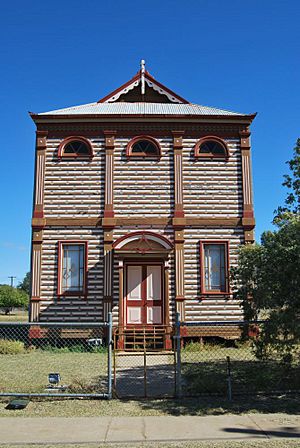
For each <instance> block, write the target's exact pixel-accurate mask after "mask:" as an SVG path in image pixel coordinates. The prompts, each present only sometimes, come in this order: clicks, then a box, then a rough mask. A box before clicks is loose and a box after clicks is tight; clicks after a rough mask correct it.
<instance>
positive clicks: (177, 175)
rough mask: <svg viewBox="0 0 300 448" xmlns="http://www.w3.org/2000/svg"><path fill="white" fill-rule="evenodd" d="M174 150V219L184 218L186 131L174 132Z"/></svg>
mask: <svg viewBox="0 0 300 448" xmlns="http://www.w3.org/2000/svg"><path fill="white" fill-rule="evenodd" d="M172 134H173V148H174V198H175V207H174V213H173V215H174V218H184V210H183V191H182V190H183V188H182V147H183V144H182V136H183V134H184V131H172Z"/></svg>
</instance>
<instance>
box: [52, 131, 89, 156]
mask: <svg viewBox="0 0 300 448" xmlns="http://www.w3.org/2000/svg"><path fill="white" fill-rule="evenodd" d="M73 141H76V142H81V143H84V144H85V145H87V147H88V149H89V153H88V154H71V153H65V152H64V149H65V146H66V145H67V144H68V143H72V142H73ZM57 156H58V158H59V159H80V160H90V159H92V158H93V157H94V152H93V147H92V144H91V142H90V141H89V140H88V139H87V138H85V137H81V136H78V135H73V136H70V137H67V138H65V139H64V140H63V141H62V142H61V143H60V145H59V147H58V154H57Z"/></svg>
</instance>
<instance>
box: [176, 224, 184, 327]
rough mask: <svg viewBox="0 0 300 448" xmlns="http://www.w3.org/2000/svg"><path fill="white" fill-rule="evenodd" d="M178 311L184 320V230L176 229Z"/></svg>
mask: <svg viewBox="0 0 300 448" xmlns="http://www.w3.org/2000/svg"><path fill="white" fill-rule="evenodd" d="M174 250H175V294H176V295H175V301H176V312H177V313H179V315H180V320H184V308H185V306H184V230H183V229H181V230H178V229H175V230H174Z"/></svg>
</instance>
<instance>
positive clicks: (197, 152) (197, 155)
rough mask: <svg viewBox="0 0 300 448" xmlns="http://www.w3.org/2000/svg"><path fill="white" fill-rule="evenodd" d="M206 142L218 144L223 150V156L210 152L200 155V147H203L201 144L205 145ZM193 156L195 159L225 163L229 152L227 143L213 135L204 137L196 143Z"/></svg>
mask: <svg viewBox="0 0 300 448" xmlns="http://www.w3.org/2000/svg"><path fill="white" fill-rule="evenodd" d="M208 141H213V142H215V143H219V144H220V145H221V146H222V147H223V149H224V154H214V153H212V152H207V153H201V152H200V148H201V145H203V143H206V142H208ZM194 156H195V158H206V159H219V160H226V161H227V160H228V159H229V150H228V146H227V143H226V142H225V141H224V140H223V139H221V138H220V137H216V136H214V135H206V136H205V137H202V138H200V140H198V142H197V143H196V145H195V148H194Z"/></svg>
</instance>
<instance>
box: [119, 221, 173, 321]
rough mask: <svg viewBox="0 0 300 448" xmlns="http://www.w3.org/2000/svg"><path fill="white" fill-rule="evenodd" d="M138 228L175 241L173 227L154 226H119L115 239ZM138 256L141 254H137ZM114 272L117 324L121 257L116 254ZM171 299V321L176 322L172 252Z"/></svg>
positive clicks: (170, 258)
mask: <svg viewBox="0 0 300 448" xmlns="http://www.w3.org/2000/svg"><path fill="white" fill-rule="evenodd" d="M137 230H145V231H147V230H148V231H151V232H155V233H158V234H159V235H163V236H165V237H166V238H168V239H169V241H171V242H172V243H173V241H174V232H173V229H172V228H171V227H167V228H165V229H155V230H154V229H153V228H143V229H137V228H135V229H133V228H124V227H123V228H118V229H115V230H114V241H116V240H117V239H118V238H120V237H122V236H124V235H127V234H129V233H130V232H133V231H137ZM137 257H141V255H139V254H137ZM113 270H114V272H113V309H112V312H113V323H114V325H116V324H117V323H118V313H119V258H118V256H117V255H116V256H115V257H114V269H113ZM169 273H170V276H169V300H170V322H174V319H175V262H174V253H173V252H171V254H170V257H169Z"/></svg>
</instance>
